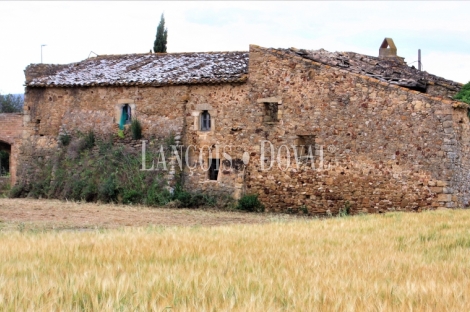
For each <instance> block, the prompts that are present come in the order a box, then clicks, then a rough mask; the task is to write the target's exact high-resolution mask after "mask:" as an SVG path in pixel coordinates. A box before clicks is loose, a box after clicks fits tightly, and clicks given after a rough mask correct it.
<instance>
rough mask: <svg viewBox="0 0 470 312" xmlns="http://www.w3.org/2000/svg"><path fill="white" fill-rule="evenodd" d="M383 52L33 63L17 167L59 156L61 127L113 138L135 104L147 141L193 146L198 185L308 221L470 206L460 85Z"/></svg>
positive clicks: (187, 176)
mask: <svg viewBox="0 0 470 312" xmlns="http://www.w3.org/2000/svg"><path fill="white" fill-rule="evenodd" d="M386 55H387V57H372V56H365V55H360V54H357V53H351V52H348V53H329V52H326V51H324V50H319V51H308V50H298V49H293V48H292V49H269V48H263V47H259V46H256V45H251V46H250V50H249V52H248V53H247V52H208V53H185V54H165V55H161V54H145V55H143V54H139V55H124V56H99V57H97V58H91V59H87V60H85V61H82V62H79V63H74V64H69V65H30V66H29V67H28V68H27V69H26V71H25V74H26V95H25V107H24V115H25V116H24V128H23V129H24V130H23V138H22V147H23V148H22V150H21V153H20V156H19V162H20V165H21V163H27V162H29V161H31V157H35V155H38V153H37V152H38V151H47V150H53V149H55V148H56V147H57V144H58V140H57V138H58V135H59V133H60V132H61V131H67V132H69V133H72V132H73V131H82V132H83V131H87V130H89V129H93V131H95V133H97V134H98V135H100V134H103V135H104V134H107V133H116V132H117V130H118V123H119V119H120V116H121V115H120V114H121V111H122V108H123V105H126V104H127V105H129V107H131V109H132V118H137V119H138V120H140V121H141V123H142V124H143V126H144V127H143V132H144V138H145V139H151V138H153V137H164V136H167V135H169V134H171V133H173V134H174V135H176V136H177V138H178V139H179V140H180V142H182V144H183V145H184V146H185V148H188V147H190V148H189V150H188V154H187V156H188V158H187V164H188V165H189V166H184V168H183V172H182V173H183V180H184V184H185V187H186V188H188V189H190V190H200V191H203V192H207V193H225V194H228V195H230V196H234V197H236V198H239V197H240V196H242V195H243V194H258V195H259V198H260V200H261V201H262V202H263V203H264V204H265V206H266V208H267V210H268V211H283V212H302V213H306V212H308V213H311V214H329V213H331V214H335V213H338V212H339V211H340V210H341V209H345V208H348V209H350V210H351V211H352V212H353V213H357V212H385V211H392V210H415V211H420V210H423V209H435V208H438V207H448V208H453V207H467V206H468V205H469V200H470V190H469V185H470V180H469V175H468V172H469V169H470V160H469V156H468V155H469V153H468V152H469V139H470V137H469V135H468V132H469V130H470V129H469V118H468V117H467V105H466V104H464V103H461V102H458V101H453V100H452V99H451V98H452V96H453V95H454V94H455V93H456V92H457V91H458V90H459V89H460V88H461V84H459V83H455V82H452V81H449V80H445V79H443V78H440V77H437V76H434V75H431V74H428V73H426V72H420V71H418V70H417V69H414V68H411V67H408V66H407V65H406V63H404V61H403V59H401V58H399V57H396V55H394V54H393V53H387V54H386ZM208 118H209V119H210V123H209V124H208V123H207V122H208V121H207V120H209V119H208ZM203 124H204V126H203ZM208 125H210V126H209V127H208ZM133 144H135V143H133ZM139 146H140V145H139ZM308 147H310V150H309V148H308ZM309 153H310V156H311V157H309ZM216 165H217V168H216V170H215V169H214V166H216Z"/></svg>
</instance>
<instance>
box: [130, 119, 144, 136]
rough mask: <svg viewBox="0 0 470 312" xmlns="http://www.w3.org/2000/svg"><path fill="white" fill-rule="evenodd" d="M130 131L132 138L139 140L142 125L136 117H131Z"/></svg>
mask: <svg viewBox="0 0 470 312" xmlns="http://www.w3.org/2000/svg"><path fill="white" fill-rule="evenodd" d="M131 133H132V139H133V140H140V139H141V138H142V125H141V124H140V121H139V120H138V119H132V122H131Z"/></svg>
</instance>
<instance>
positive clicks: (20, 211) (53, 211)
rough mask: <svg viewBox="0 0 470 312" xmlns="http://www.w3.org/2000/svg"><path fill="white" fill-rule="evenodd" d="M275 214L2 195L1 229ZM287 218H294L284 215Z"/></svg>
mask: <svg viewBox="0 0 470 312" xmlns="http://www.w3.org/2000/svg"><path fill="white" fill-rule="evenodd" d="M273 217H274V216H273V215H272V214H255V213H246V212H239V211H221V210H215V209H211V210H207V209H174V208H171V209H170V208H149V207H144V206H125V205H114V204H95V203H81V202H64V201H59V200H45V199H42V200H38V199H9V198H0V229H4V230H5V229H10V228H17V227H18V226H22V227H25V226H26V227H28V228H42V229H77V230H79V229H95V228H120V227H128V226H137V227H139V226H197V225H199V226H218V225H227V224H255V223H265V222H269V221H270V220H272V219H273ZM283 218H288V219H290V218H294V217H289V216H283Z"/></svg>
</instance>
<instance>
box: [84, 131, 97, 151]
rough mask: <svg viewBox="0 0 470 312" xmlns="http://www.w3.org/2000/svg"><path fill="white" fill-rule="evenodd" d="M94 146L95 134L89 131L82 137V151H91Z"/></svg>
mask: <svg viewBox="0 0 470 312" xmlns="http://www.w3.org/2000/svg"><path fill="white" fill-rule="evenodd" d="M93 146H95V133H94V132H93V130H89V131H88V132H87V133H86V134H85V136H84V137H83V149H91V148H93Z"/></svg>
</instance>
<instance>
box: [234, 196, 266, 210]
mask: <svg viewBox="0 0 470 312" xmlns="http://www.w3.org/2000/svg"><path fill="white" fill-rule="evenodd" d="M237 209H239V210H244V211H251V212H263V211H264V206H263V204H262V203H261V202H260V201H259V199H258V195H244V196H243V197H242V198H240V199H239V200H238V205H237Z"/></svg>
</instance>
